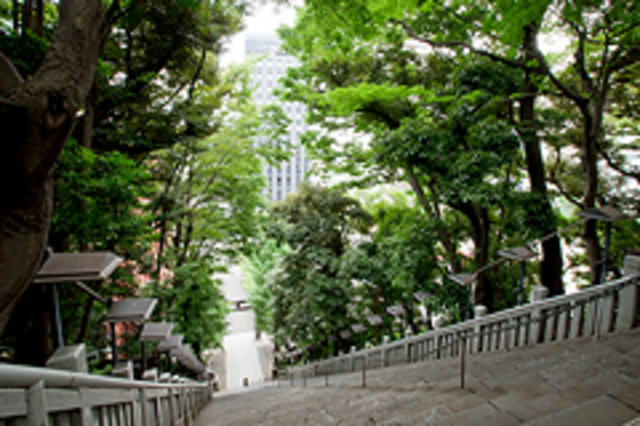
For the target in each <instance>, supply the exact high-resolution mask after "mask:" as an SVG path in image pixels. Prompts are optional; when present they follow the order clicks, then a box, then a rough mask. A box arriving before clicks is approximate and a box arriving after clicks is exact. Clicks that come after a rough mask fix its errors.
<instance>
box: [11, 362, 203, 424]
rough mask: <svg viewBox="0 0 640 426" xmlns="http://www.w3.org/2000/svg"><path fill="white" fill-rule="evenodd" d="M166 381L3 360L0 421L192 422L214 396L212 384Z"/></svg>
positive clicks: (176, 378) (68, 422)
mask: <svg viewBox="0 0 640 426" xmlns="http://www.w3.org/2000/svg"><path fill="white" fill-rule="evenodd" d="M152 379H153V378H152ZM164 380H165V381H166V382H165V383H163V382H155V381H153V382H151V381H138V380H129V379H122V378H115V377H106V376H98V375H93V374H86V373H78V372H72V371H64V370H57V369H54V368H35V367H23V366H17V365H8V364H0V426H5V425H34V426H35V425H38V426H47V425H56V426H57V425H83V426H87V425H91V426H93V425H111V426H138V425H140V426H165V425H185V426H186V425H191V424H193V419H194V418H195V416H196V414H197V413H198V412H199V410H200V409H201V408H202V407H203V406H204V405H205V404H206V403H207V402H208V401H209V400H210V399H211V397H212V395H213V388H212V385H211V383H208V382H195V381H190V380H186V379H181V378H178V377H176V376H174V377H172V378H170V377H166V376H165V378H164Z"/></svg>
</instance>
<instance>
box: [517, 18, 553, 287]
mask: <svg viewBox="0 0 640 426" xmlns="http://www.w3.org/2000/svg"><path fill="white" fill-rule="evenodd" d="M537 37H538V27H537V25H535V24H529V25H527V27H526V28H525V38H524V46H523V48H524V51H525V54H526V59H525V61H526V62H527V63H528V62H530V61H533V60H535V59H536V58H537V57H538V55H537V54H536V52H537ZM537 94H538V87H537V85H536V83H535V82H534V81H533V80H532V75H531V72H529V71H527V72H526V73H525V81H524V87H523V96H522V98H521V99H520V123H519V126H518V133H519V135H520V138H521V139H522V141H523V144H524V151H525V159H526V162H527V172H528V174H529V184H530V186H531V191H532V192H533V193H534V194H536V195H537V197H536V198H537V199H538V200H539V202H540V203H541V205H540V210H539V211H540V213H539V214H540V215H541V216H542V218H543V220H542V223H543V224H542V227H541V229H537V231H538V232H539V233H541V234H542V235H547V234H550V233H552V232H554V231H556V230H557V225H556V218H555V215H554V214H553V209H552V208H551V202H550V201H549V196H548V193H547V183H546V177H545V171H544V162H543V160H542V154H541V150H540V138H539V136H538V131H537V128H536V113H535V101H536V97H537ZM540 280H541V282H542V285H544V286H545V287H547V288H548V289H549V294H550V295H552V296H553V295H558V294H562V293H564V285H563V282H562V250H561V247H560V239H559V238H558V237H557V236H556V237H553V238H550V239H548V240H546V241H544V242H543V243H542V262H540Z"/></svg>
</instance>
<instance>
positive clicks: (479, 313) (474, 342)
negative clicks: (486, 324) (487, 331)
mask: <svg viewBox="0 0 640 426" xmlns="http://www.w3.org/2000/svg"><path fill="white" fill-rule="evenodd" d="M485 315H487V307H486V306H484V305H476V306H475V307H474V308H473V319H475V320H479V319H480V318H482V317H484V316H485ZM481 332H482V324H481V322H480V321H476V323H475V324H474V326H473V334H474V335H475V336H471V337H470V338H469V337H467V339H470V340H471V341H470V342H468V343H471V344H470V345H466V346H467V348H468V350H469V351H470V352H475V353H478V352H480V350H485V349H484V348H483V346H482V341H483V340H484V339H483V336H482V334H480V333H481Z"/></svg>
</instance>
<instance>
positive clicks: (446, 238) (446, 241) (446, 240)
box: [405, 165, 462, 274]
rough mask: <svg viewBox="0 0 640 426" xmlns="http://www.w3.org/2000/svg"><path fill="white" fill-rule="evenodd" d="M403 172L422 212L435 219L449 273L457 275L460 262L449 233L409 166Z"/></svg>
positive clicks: (459, 269) (460, 267)
mask: <svg viewBox="0 0 640 426" xmlns="http://www.w3.org/2000/svg"><path fill="white" fill-rule="evenodd" d="M405 171H406V173H407V177H408V179H409V184H410V185H411V189H413V192H414V193H415V194H416V197H417V198H418V202H419V203H420V206H421V207H422V209H423V210H424V212H425V213H426V214H427V216H429V217H430V218H432V219H435V220H436V221H437V222H438V223H437V226H436V232H437V233H438V238H439V239H440V242H441V243H442V246H443V247H444V250H445V252H446V254H447V258H448V261H449V266H450V267H451V273H453V274H457V273H459V272H460V271H461V270H462V266H461V265H460V260H459V259H458V254H457V252H456V246H455V244H454V243H453V240H452V238H451V235H449V232H448V231H447V229H446V228H445V226H444V224H443V223H442V221H441V220H440V218H439V217H438V214H437V212H436V211H434V210H435V209H433V208H432V206H431V204H430V203H429V200H428V199H427V196H426V194H425V193H424V190H423V189H422V186H421V185H420V182H418V177H417V176H416V175H415V173H414V172H413V170H412V168H411V166H409V165H408V166H407V167H406V168H405Z"/></svg>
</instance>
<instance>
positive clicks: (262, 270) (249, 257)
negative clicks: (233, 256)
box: [241, 236, 291, 332]
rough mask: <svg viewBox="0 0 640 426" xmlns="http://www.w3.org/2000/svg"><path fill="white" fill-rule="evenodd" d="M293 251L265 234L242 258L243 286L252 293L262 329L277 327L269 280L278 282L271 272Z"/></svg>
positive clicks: (251, 296)
mask: <svg viewBox="0 0 640 426" xmlns="http://www.w3.org/2000/svg"><path fill="white" fill-rule="evenodd" d="M290 252H291V250H290V248H289V246H288V245H287V244H284V243H281V244H280V245H278V242H277V241H276V240H275V239H273V238H268V237H266V236H262V237H261V238H258V239H257V240H256V241H255V243H254V244H252V248H251V250H250V251H249V253H247V254H246V255H244V256H243V259H242V263H241V266H242V278H243V281H242V282H243V287H244V288H245V290H246V291H247V293H248V294H249V304H250V305H251V309H252V310H253V312H255V314H256V317H255V321H256V327H257V329H258V332H261V331H267V332H270V331H271V330H273V329H274V328H273V306H274V298H273V294H272V293H271V290H270V286H269V283H273V282H274V278H273V277H272V276H270V275H273V274H277V272H276V271H277V270H278V269H279V267H280V261H281V260H282V258H283V257H284V256H285V255H286V254H289V253H290Z"/></svg>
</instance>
